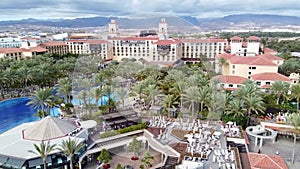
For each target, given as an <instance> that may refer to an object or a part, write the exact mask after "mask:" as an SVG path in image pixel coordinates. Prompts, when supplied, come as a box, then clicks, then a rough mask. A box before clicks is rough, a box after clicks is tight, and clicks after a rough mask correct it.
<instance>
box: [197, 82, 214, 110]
mask: <svg viewBox="0 0 300 169" xmlns="http://www.w3.org/2000/svg"><path fill="white" fill-rule="evenodd" d="M211 92H212V91H211V88H210V87H209V86H204V87H202V88H200V90H199V100H200V112H203V107H204V104H205V103H209V100H208V99H210V97H211Z"/></svg>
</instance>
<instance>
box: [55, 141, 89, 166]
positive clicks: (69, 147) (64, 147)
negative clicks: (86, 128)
mask: <svg viewBox="0 0 300 169" xmlns="http://www.w3.org/2000/svg"><path fill="white" fill-rule="evenodd" d="M84 146H85V145H84V144H83V143H81V142H79V141H78V140H76V139H73V140H71V139H70V138H69V139H68V140H64V141H63V142H62V144H61V147H59V150H61V151H63V152H64V153H65V155H66V156H68V158H69V160H70V169H73V158H74V155H75V154H76V153H77V152H79V151H80V150H81V149H82V148H84Z"/></svg>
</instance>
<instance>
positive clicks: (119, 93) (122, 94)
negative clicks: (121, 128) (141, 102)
mask: <svg viewBox="0 0 300 169" xmlns="http://www.w3.org/2000/svg"><path fill="white" fill-rule="evenodd" d="M117 97H118V98H119V101H121V103H122V107H123V108H124V107H125V99H126V98H127V97H128V90H127V89H125V88H118V89H117Z"/></svg>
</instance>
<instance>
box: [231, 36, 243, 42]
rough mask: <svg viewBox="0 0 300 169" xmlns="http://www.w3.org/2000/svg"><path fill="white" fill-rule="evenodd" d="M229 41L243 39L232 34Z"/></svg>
mask: <svg viewBox="0 0 300 169" xmlns="http://www.w3.org/2000/svg"><path fill="white" fill-rule="evenodd" d="M230 40H231V41H243V38H241V37H239V36H234V37H232V38H230Z"/></svg>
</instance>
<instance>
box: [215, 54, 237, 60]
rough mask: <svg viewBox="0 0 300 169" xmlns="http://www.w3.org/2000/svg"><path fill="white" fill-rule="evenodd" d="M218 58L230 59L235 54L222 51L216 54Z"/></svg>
mask: <svg viewBox="0 0 300 169" xmlns="http://www.w3.org/2000/svg"><path fill="white" fill-rule="evenodd" d="M216 57H217V58H224V59H227V60H228V59H230V58H231V57H234V55H231V54H229V53H221V54H219V55H217V56H216Z"/></svg>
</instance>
